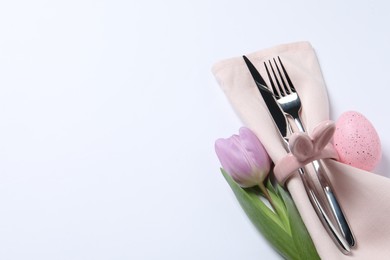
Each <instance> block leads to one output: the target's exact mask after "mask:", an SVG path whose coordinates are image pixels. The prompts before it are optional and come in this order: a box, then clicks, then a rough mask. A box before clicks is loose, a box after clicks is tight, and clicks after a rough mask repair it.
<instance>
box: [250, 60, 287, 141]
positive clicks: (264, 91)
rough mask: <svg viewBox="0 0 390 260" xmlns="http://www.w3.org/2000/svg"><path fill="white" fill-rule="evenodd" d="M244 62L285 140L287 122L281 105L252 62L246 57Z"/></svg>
mask: <svg viewBox="0 0 390 260" xmlns="http://www.w3.org/2000/svg"><path fill="white" fill-rule="evenodd" d="M243 58H244V61H245V63H246V65H247V67H248V69H249V71H250V73H251V75H252V77H253V79H254V80H255V83H256V86H257V88H258V89H259V91H260V93H261V96H262V97H263V99H264V102H265V104H266V105H267V107H268V110H269V112H270V113H271V115H272V117H273V119H274V122H275V124H276V126H277V127H278V129H279V132H280V134H281V135H282V137H283V138H285V137H287V122H286V117H285V116H284V113H283V112H282V111H281V109H280V107H279V105H278V104H277V103H276V102H275V99H274V94H273V93H272V92H271V91H269V89H268V88H267V87H266V86H267V84H266V83H265V81H264V79H263V77H262V76H261V75H260V73H259V72H258V71H257V69H256V68H255V66H254V65H253V64H252V62H250V60H249V59H248V58H247V57H246V56H245V55H244V56H243Z"/></svg>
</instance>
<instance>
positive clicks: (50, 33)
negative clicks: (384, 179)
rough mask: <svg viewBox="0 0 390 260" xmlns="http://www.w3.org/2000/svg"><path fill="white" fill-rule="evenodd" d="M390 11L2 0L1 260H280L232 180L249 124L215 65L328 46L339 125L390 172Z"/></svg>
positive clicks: (330, 5) (369, 6)
mask: <svg viewBox="0 0 390 260" xmlns="http://www.w3.org/2000/svg"><path fill="white" fill-rule="evenodd" d="M389 14H390V8H389V7H388V4H387V2H386V1H376V2H374V1H371V3H369V2H368V1H336V0H329V1H322V2H318V1H281V0H267V1H265V0H258V1H222V0H218V1H206V0H204V1H192V2H186V3H185V1H172V0H166V1H157V0H155V1H108V0H106V1H103V0H100V1H88V0H70V1H43V0H38V1H5V0H4V1H1V3H0V259H4V260H13V259H23V260H24V259H29V260H34V259H37V260H38V259H39V260H46V259H47V260H49V259H50V260H52V259H67V260H68V259H72V260H73V259H80V260H81V259H82V260H84V259H99V260H100V259H148V260H149V259H175V260H176V259H197V260H198V259H224V260H230V259H231V260H233V259H246V260H251V259H253V260H254V259H279V257H278V255H276V254H275V253H274V251H273V250H272V249H271V248H270V247H269V245H268V244H267V243H266V242H265V241H264V240H263V238H262V237H261V236H260V235H259V234H258V233H257V231H256V230H255V229H254V227H253V226H252V225H251V223H250V222H249V220H248V219H247V217H246V216H245V214H244V213H243V212H242V210H241V208H240V207H239V205H238V203H237V201H236V200H235V198H234V196H233V193H232V192H231V190H230V188H229V187H228V185H227V184H226V182H225V181H224V179H223V178H222V176H221V174H220V173H219V162H218V160H217V157H216V156H215V153H214V141H215V140H216V139H217V138H219V137H228V136H230V135H232V134H234V133H236V132H237V130H238V128H239V127H240V126H241V123H240V121H239V120H238V118H237V117H236V115H235V114H234V112H233V111H232V109H231V107H230V105H229V103H228V102H227V100H226V98H225V96H224V95H223V93H222V91H221V90H220V89H219V87H218V85H217V83H216V81H215V80H214V78H213V76H212V74H211V71H210V69H211V66H212V65H213V64H214V63H215V62H217V61H219V60H222V59H225V58H229V57H234V56H238V55H242V54H246V53H249V52H253V51H257V50H260V49H264V48H268V47H271V46H274V45H277V44H281V43H288V42H294V41H301V40H306V41H310V42H311V43H312V45H313V47H314V48H315V50H316V52H317V55H318V58H319V61H320V64H321V68H322V71H323V74H324V78H325V81H326V83H327V86H328V92H329V97H330V102H331V107H332V111H331V115H332V117H333V118H332V119H337V117H338V116H339V115H340V114H341V113H342V112H344V111H347V110H357V111H359V112H361V113H363V114H364V115H365V116H366V117H367V118H369V119H370V121H371V122H372V123H373V124H374V126H375V127H376V128H377V130H378V133H379V135H380V137H381V139H382V145H383V153H384V155H383V160H382V162H381V165H380V166H379V167H378V168H377V169H376V170H375V172H377V173H381V174H383V175H388V171H389V168H390V167H389V159H388V158H389V157H388V154H389V152H390V137H389V134H388V133H389V132H390V126H389V124H388V123H387V122H388V115H387V114H386V113H387V107H388V104H389V102H388V100H389V99H388V95H389V90H388V89H389V88H390V83H389V76H390V74H389V71H390V48H389V46H390V39H389V29H388V25H389V24H390V15H389Z"/></svg>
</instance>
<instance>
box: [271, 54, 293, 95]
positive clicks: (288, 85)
mask: <svg viewBox="0 0 390 260" xmlns="http://www.w3.org/2000/svg"><path fill="white" fill-rule="evenodd" d="M278 61H279V64H280V66H279V64H278V62H277V61H276V60H275V58H273V64H274V65H273V64H272V62H271V60H268V63H269V64H267V63H266V62H264V67H265V69H266V70H267V74H268V78H269V79H270V83H271V86H272V91H273V92H274V95H275V97H276V98H277V99H279V98H281V97H284V96H287V95H289V94H292V93H295V92H296V90H295V88H294V85H293V84H292V82H291V79H290V77H289V76H288V74H287V71H286V69H285V67H284V65H283V63H282V61H281V59H280V57H279V56H278ZM274 67H275V68H276V71H277V72H275V69H274ZM280 67H281V68H282V70H283V73H282V72H281V71H280ZM270 70H271V71H272V75H271V72H270ZM272 79H273V80H272ZM274 82H276V85H275V83H274Z"/></svg>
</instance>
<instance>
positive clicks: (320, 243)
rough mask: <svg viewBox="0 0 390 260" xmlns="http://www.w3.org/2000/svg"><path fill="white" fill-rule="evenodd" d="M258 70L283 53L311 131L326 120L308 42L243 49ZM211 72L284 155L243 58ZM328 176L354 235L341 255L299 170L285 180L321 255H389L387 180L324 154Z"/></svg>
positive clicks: (247, 120)
mask: <svg viewBox="0 0 390 260" xmlns="http://www.w3.org/2000/svg"><path fill="white" fill-rule="evenodd" d="M246 56H247V57H248V58H249V60H251V61H252V63H253V64H254V65H255V66H256V68H257V70H259V72H260V74H262V75H267V74H266V71H265V68H264V66H263V62H264V61H266V60H268V59H270V58H273V57H276V56H281V58H282V60H283V64H284V66H285V67H286V70H287V71H288V73H289V76H290V78H291V80H292V82H293V83H294V86H295V88H296V90H297V92H298V94H299V96H300V98H301V102H302V114H301V117H302V121H303V123H304V124H305V125H306V129H307V131H308V132H309V133H311V132H312V131H313V129H314V128H315V127H316V126H317V125H318V124H319V123H320V122H323V121H325V120H329V103H328V97H327V92H326V86H325V83H324V80H323V77H322V73H321V70H320V66H319V63H318V60H317V57H316V54H315V52H314V50H313V48H312V47H311V45H310V43H308V42H298V43H292V44H286V45H280V46H276V47H273V48H270V49H266V50H261V51H259V52H255V53H251V54H246ZM212 72H213V74H214V76H215V78H216V79H217V81H218V83H219V85H220V86H221V88H222V90H223V91H224V93H225V94H226V96H227V98H228V99H229V101H230V102H231V104H232V106H233V108H234V109H235V111H236V112H237V114H238V116H239V117H240V118H241V120H242V121H243V123H244V124H245V125H246V126H247V127H249V128H250V129H251V130H252V131H253V132H255V134H256V135H257V136H258V138H259V139H260V141H261V142H262V143H263V145H264V147H265V148H266V150H267V151H268V153H269V155H270V157H271V158H272V160H273V161H274V162H278V161H279V160H280V159H282V158H283V157H284V156H285V155H286V151H285V149H284V148H283V146H282V145H281V142H280V137H279V135H278V130H277V128H276V127H275V125H274V123H273V121H272V119H271V117H270V116H269V112H268V109H267V106H266V105H265V103H264V101H263V99H262V97H261V94H260V93H259V91H258V89H257V87H256V85H255V83H254V81H253V78H252V76H251V75H250V73H249V71H248V68H247V67H246V64H245V62H244V60H243V58H242V57H236V58H231V59H227V60H224V61H221V62H218V63H217V64H215V65H214V66H213V68H212ZM324 164H325V166H326V168H328V171H327V172H328V176H329V179H330V181H331V183H332V185H333V188H334V190H335V193H336V195H337V197H338V200H339V202H340V204H341V206H342V208H343V210H344V213H345V215H346V217H347V219H348V221H349V224H350V226H351V228H352V231H353V233H354V235H355V238H356V243H357V245H356V247H355V248H354V249H353V250H352V252H351V254H349V255H344V254H343V253H341V251H340V250H339V249H338V248H337V246H336V245H335V244H334V242H333V241H332V239H331V238H330V236H329V235H328V233H327V232H326V230H325V228H324V227H323V225H322V224H321V222H320V220H319V218H318V217H317V215H316V213H315V211H314V209H313V207H312V205H311V203H310V201H309V199H308V197H307V195H306V191H305V189H304V187H303V184H302V182H301V179H300V177H299V175H298V173H295V174H293V175H292V177H291V178H290V179H289V180H288V181H287V184H286V185H287V189H288V190H289V192H290V194H291V196H292V198H293V200H294V202H295V204H296V206H297V208H298V210H299V212H300V214H301V217H302V219H303V221H304V223H305V225H306V226H307V229H308V231H309V233H310V235H311V237H312V239H313V242H314V244H315V246H316V249H317V251H318V254H319V255H320V257H321V259H332V260H335V259H351V258H353V259H369V258H370V257H375V258H376V259H390V244H389V240H390V179H388V178H385V177H383V176H380V175H375V174H373V173H370V172H366V171H363V170H360V169H357V168H354V167H351V166H348V165H345V164H342V163H339V162H337V161H335V160H331V159H325V160H324Z"/></svg>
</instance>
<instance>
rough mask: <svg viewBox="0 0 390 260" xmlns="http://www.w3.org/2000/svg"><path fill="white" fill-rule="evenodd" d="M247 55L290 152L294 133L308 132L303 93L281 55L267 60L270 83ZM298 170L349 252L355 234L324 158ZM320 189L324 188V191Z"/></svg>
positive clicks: (323, 219)
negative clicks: (305, 124) (303, 117)
mask: <svg viewBox="0 0 390 260" xmlns="http://www.w3.org/2000/svg"><path fill="white" fill-rule="evenodd" d="M243 59H244V61H245V64H246V66H247V67H248V70H249V72H250V74H251V75H252V77H253V79H254V81H255V83H256V86H257V88H258V90H259V92H260V94H261V96H262V98H263V100H264V102H265V104H266V106H267V108H268V111H269V113H270V116H271V118H272V119H273V121H274V123H275V125H276V128H277V129H278V131H279V135H280V138H281V143H282V145H283V146H284V148H285V150H286V152H288V153H290V152H291V150H292V149H293V147H292V146H291V144H289V140H290V137H291V135H292V134H296V133H305V132H306V129H305V126H304V124H303V123H302V120H301V116H300V113H301V108H302V104H301V99H300V97H299V93H298V92H297V91H296V88H295V87H294V84H293V83H292V81H291V78H290V76H289V75H288V73H287V70H286V68H285V66H284V65H283V63H282V60H281V58H280V57H277V58H272V59H270V60H268V61H267V62H264V63H263V65H264V68H265V71H266V73H267V77H268V81H269V83H270V84H267V83H266V82H265V80H264V78H263V77H262V76H261V75H260V73H259V71H258V70H257V69H256V67H255V66H254V65H253V64H252V62H251V61H250V60H249V59H248V58H247V57H246V56H243ZM307 152H310V151H307ZM309 172H313V173H314V176H316V177H317V183H319V185H320V187H321V188H320V189H318V188H317V186H316V185H315V182H314V180H313V175H310V174H309ZM298 173H299V175H300V177H301V179H302V183H303V185H304V187H305V190H306V193H307V195H308V198H309V200H310V202H311V204H312V206H313V208H314V210H315V212H316V213H317V215H318V217H319V219H320V221H321V222H322V224H323V226H324V228H325V229H326V231H327V232H328V233H329V235H330V237H331V238H332V240H333V241H334V242H335V244H336V245H337V246H338V248H339V249H340V250H341V251H342V252H343V253H344V254H349V253H350V252H351V248H353V247H354V246H355V244H356V242H355V238H354V235H353V233H352V230H351V228H350V226H349V224H348V221H347V219H346V217H345V215H344V212H343V210H342V208H341V206H340V204H339V202H338V199H337V197H336V195H335V193H334V191H333V188H332V186H331V183H330V181H329V179H328V176H327V173H326V168H325V167H324V165H323V163H322V160H321V159H315V160H313V161H311V162H309V163H307V164H306V165H304V166H302V167H300V168H299V169H298ZM319 190H322V193H321V192H319ZM323 198H325V199H323ZM324 203H325V204H324ZM334 222H335V223H336V224H334Z"/></svg>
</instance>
